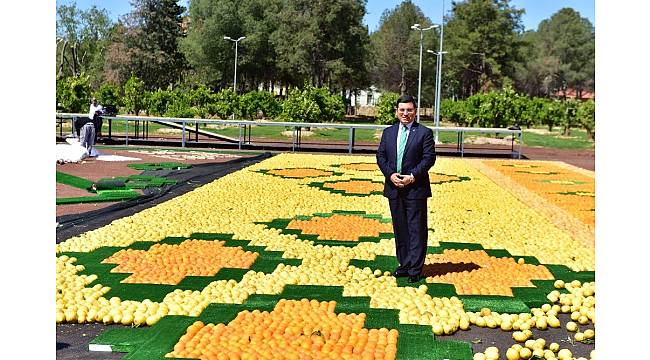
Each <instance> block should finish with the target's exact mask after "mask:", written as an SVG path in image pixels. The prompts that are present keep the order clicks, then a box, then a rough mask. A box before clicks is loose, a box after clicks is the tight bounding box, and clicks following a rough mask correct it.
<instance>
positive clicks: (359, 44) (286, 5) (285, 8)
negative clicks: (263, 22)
mask: <svg viewBox="0 0 650 360" xmlns="http://www.w3.org/2000/svg"><path fill="white" fill-rule="evenodd" d="M365 4H366V1H365V0H316V1H313V0H286V1H284V2H283V3H282V6H281V8H280V11H279V12H278V13H277V14H275V19H276V23H277V29H276V30H275V31H274V33H273V34H272V35H271V44H272V45H273V47H274V48H275V51H276V53H277V66H278V69H279V71H280V72H281V76H282V78H284V79H287V81H289V82H290V83H291V84H293V85H299V84H302V83H303V82H304V81H308V82H309V83H311V84H312V85H314V86H317V87H323V86H326V87H329V88H330V89H332V90H334V89H336V90H340V89H342V88H344V87H355V86H357V87H360V86H363V85H367V81H364V78H365V76H366V73H367V70H366V68H365V65H366V63H367V61H366V58H367V56H368V48H367V44H368V43H369V39H368V33H367V30H366V28H365V26H364V25H363V23H362V21H363V16H364V15H365Z"/></svg>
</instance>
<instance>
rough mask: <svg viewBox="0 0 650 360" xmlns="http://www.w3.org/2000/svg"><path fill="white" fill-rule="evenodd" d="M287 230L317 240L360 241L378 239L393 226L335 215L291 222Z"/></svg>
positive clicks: (359, 217)
mask: <svg viewBox="0 0 650 360" xmlns="http://www.w3.org/2000/svg"><path fill="white" fill-rule="evenodd" d="M286 229H293V230H300V231H301V232H302V233H303V234H306V235H316V236H317V240H343V241H359V238H360V237H362V236H371V237H378V236H379V235H380V233H391V232H392V231H393V226H392V224H389V223H385V222H383V223H382V222H380V221H378V220H376V219H368V218H365V217H363V216H358V215H341V214H334V215H332V216H329V217H313V218H311V219H308V220H297V219H294V220H291V222H290V223H289V224H288V225H287V227H286Z"/></svg>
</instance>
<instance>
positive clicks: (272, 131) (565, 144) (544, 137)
mask: <svg viewBox="0 0 650 360" xmlns="http://www.w3.org/2000/svg"><path fill="white" fill-rule="evenodd" d="M423 124H424V125H426V126H433V122H430V121H423ZM134 125H135V124H134V123H130V124H129V136H134V135H135V126H134ZM441 125H442V126H449V127H452V126H455V125H454V124H451V123H444V122H443V123H442V124H441ZM142 126H143V124H142V123H140V127H139V130H140V133H141V132H142ZM187 127H188V129H193V128H194V125H193V124H188V125H187ZM199 128H200V129H201V130H204V131H209V132H213V133H215V134H219V135H224V136H228V137H232V138H238V137H239V131H240V129H239V127H236V126H221V127H218V128H217V127H206V126H203V125H200V126H199ZM69 129H70V125H69V123H64V130H63V132H64V133H69V131H70V130H69ZM291 130H292V129H291V128H285V127H275V126H253V127H252V132H251V137H252V138H260V139H266V140H276V141H287V142H289V141H291ZM523 130H524V136H523V138H524V145H526V146H540V147H548V148H556V149H593V148H594V141H593V140H591V139H590V138H589V135H588V134H587V132H586V131H585V130H582V129H572V130H571V136H564V135H562V129H561V128H559V127H556V128H554V129H553V131H552V132H549V131H548V128H547V127H538V128H532V129H523ZM56 131H57V134H58V133H59V128H58V126H57V130H56ZM111 132H112V133H113V134H114V135H118V136H123V135H124V124H123V123H115V124H113V127H112V129H111ZM283 132H284V134H283ZM102 133H103V134H108V122H104V124H103V126H102ZM171 134H180V131H179V130H176V129H172V128H169V127H167V126H164V125H160V124H154V123H149V135H150V136H156V135H158V136H165V135H167V136H168V135H171ZM380 136H381V130H380V129H377V130H366V129H356V131H355V141H356V142H365V143H379V138H380ZM469 136H471V137H477V136H481V137H489V138H503V137H504V135H503V134H480V135H479V134H466V135H465V137H466V138H467V137H469ZM348 138H349V130H348V129H335V128H312V129H311V131H310V132H307V131H306V130H304V129H303V132H302V141H303V142H327V141H335V142H347V141H348ZM457 141H458V134H457V133H455V132H446V131H443V132H439V143H443V144H455V143H457ZM466 142H467V140H466Z"/></svg>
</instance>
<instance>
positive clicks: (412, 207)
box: [388, 196, 428, 276]
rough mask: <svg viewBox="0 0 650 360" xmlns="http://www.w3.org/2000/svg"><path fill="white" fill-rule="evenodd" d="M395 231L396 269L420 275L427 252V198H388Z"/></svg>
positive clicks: (411, 274)
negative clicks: (397, 263) (397, 265)
mask: <svg viewBox="0 0 650 360" xmlns="http://www.w3.org/2000/svg"><path fill="white" fill-rule="evenodd" d="M388 204H389V206H390V214H391V218H392V220H393V232H394V233H395V248H396V250H397V251H396V252H397V254H396V255H397V261H398V262H399V267H398V268H397V271H399V272H405V273H408V275H410V276H413V275H420V274H421V273H422V268H423V267H424V258H425V256H426V254H427V238H428V233H427V199H426V198H425V199H405V198H403V197H400V196H398V197H397V198H395V199H388Z"/></svg>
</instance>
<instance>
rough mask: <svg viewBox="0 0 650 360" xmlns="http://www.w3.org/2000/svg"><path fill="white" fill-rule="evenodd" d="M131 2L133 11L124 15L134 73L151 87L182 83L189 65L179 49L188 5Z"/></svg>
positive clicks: (153, 0)
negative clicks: (184, 72) (183, 15)
mask: <svg viewBox="0 0 650 360" xmlns="http://www.w3.org/2000/svg"><path fill="white" fill-rule="evenodd" d="M131 5H132V6H133V11H132V12H131V13H129V14H127V15H126V16H125V17H124V21H125V24H126V28H127V29H126V30H127V31H126V32H125V38H124V44H125V46H126V48H128V49H129V51H130V60H131V68H132V70H133V73H134V74H135V75H136V76H137V77H139V78H140V79H142V81H143V82H144V84H145V86H146V87H147V88H148V89H156V88H166V87H168V86H170V85H173V84H175V83H177V82H179V81H180V76H181V74H182V72H183V70H184V69H185V68H186V67H187V64H186V60H185V57H184V56H183V54H182V53H181V52H180V51H179V49H178V39H179V38H180V37H182V36H183V31H182V28H181V24H182V22H183V18H182V16H181V15H182V14H183V11H184V10H185V8H184V7H182V6H180V5H178V4H177V2H176V1H175V0H132V2H131Z"/></svg>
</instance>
